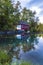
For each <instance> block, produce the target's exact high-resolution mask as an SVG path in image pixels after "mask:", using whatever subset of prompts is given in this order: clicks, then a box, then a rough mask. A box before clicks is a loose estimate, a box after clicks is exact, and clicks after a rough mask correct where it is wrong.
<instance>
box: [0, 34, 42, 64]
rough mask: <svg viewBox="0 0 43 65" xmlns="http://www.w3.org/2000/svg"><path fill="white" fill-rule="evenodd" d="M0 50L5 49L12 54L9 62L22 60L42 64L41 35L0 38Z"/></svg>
mask: <svg viewBox="0 0 43 65" xmlns="http://www.w3.org/2000/svg"><path fill="white" fill-rule="evenodd" d="M0 50H5V51H6V53H8V54H10V55H11V56H12V58H11V64H12V63H14V62H16V61H18V62H20V61H21V60H24V61H28V62H29V61H30V62H32V63H33V64H34V65H35V64H36V65H43V37H42V36H39V35H38V34H37V35H36V34H25V35H24V34H23V35H15V36H13V37H10V38H4V37H3V38H0Z"/></svg>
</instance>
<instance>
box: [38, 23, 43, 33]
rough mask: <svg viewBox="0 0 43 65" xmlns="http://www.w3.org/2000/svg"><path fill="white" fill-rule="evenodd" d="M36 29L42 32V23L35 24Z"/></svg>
mask: <svg viewBox="0 0 43 65" xmlns="http://www.w3.org/2000/svg"><path fill="white" fill-rule="evenodd" d="M37 31H38V32H41V33H42V32H43V24H41V23H40V24H39V25H37Z"/></svg>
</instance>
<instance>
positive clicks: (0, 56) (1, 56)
mask: <svg viewBox="0 0 43 65" xmlns="http://www.w3.org/2000/svg"><path fill="white" fill-rule="evenodd" d="M10 61H11V57H10V55H8V54H7V53H6V52H5V51H4V50H3V51H1V50H0V65H1V64H2V65H9V64H10Z"/></svg>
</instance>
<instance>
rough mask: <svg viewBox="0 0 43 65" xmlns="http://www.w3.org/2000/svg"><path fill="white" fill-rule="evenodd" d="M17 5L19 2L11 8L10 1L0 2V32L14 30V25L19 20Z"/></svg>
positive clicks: (1, 0)
mask: <svg viewBox="0 0 43 65" xmlns="http://www.w3.org/2000/svg"><path fill="white" fill-rule="evenodd" d="M19 5H20V4H19V2H17V3H16V4H14V6H13V4H12V2H11V0H0V30H12V29H14V23H16V22H17V21H18V20H19V14H20V13H19ZM15 13H16V14H15Z"/></svg>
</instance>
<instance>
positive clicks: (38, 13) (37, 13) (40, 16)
mask: <svg viewBox="0 0 43 65" xmlns="http://www.w3.org/2000/svg"><path fill="white" fill-rule="evenodd" d="M30 10H32V11H36V16H38V17H39V23H40V22H41V23H43V15H41V14H40V12H41V11H42V10H43V9H41V8H40V7H38V6H32V7H30Z"/></svg>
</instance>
